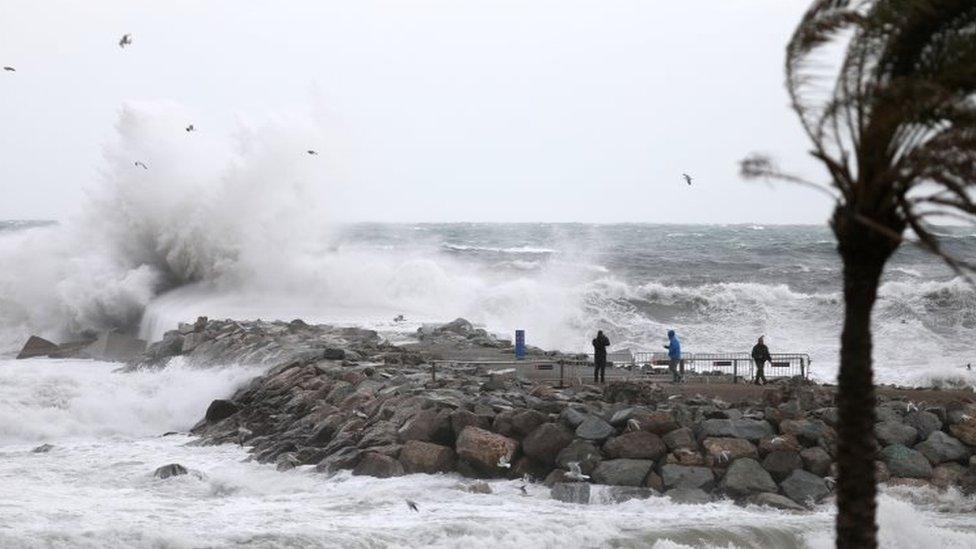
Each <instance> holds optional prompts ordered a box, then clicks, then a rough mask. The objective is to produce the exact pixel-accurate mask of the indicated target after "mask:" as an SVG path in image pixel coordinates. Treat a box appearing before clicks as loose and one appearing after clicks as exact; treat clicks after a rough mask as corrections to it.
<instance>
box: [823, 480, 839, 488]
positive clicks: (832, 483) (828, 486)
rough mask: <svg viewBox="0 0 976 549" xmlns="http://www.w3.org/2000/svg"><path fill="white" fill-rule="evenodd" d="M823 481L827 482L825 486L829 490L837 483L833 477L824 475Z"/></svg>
mask: <svg viewBox="0 0 976 549" xmlns="http://www.w3.org/2000/svg"><path fill="white" fill-rule="evenodd" d="M824 482H825V483H827V488H829V489H831V490H833V489H834V485H835V484H837V481H836V480H834V477H824Z"/></svg>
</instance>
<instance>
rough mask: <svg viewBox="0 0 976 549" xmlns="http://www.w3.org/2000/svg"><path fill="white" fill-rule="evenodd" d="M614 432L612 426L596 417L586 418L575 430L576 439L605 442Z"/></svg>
mask: <svg viewBox="0 0 976 549" xmlns="http://www.w3.org/2000/svg"><path fill="white" fill-rule="evenodd" d="M616 432H617V431H616V430H615V429H614V428H613V426H612V425H610V424H609V423H607V422H606V421H604V420H602V419H600V418H598V417H596V416H587V417H586V419H584V420H583V423H580V425H579V427H577V428H576V436H577V437H579V438H583V439H586V440H595V441H602V440H606V439H608V438H610V437H611V436H613V435H614V433H616Z"/></svg>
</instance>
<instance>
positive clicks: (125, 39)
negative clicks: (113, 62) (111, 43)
mask: <svg viewBox="0 0 976 549" xmlns="http://www.w3.org/2000/svg"><path fill="white" fill-rule="evenodd" d="M131 43H132V35H131V34H123V35H122V39H121V40H119V47H120V48H124V47H126V46H128V45H129V44H131Z"/></svg>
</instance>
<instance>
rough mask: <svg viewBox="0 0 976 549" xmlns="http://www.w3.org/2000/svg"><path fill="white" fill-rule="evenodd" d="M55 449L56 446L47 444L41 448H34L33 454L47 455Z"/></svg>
mask: <svg viewBox="0 0 976 549" xmlns="http://www.w3.org/2000/svg"><path fill="white" fill-rule="evenodd" d="M53 449H54V445H53V444H46V443H45V444H41V445H40V446H38V447H36V448H34V449H33V450H31V452H34V453H35V454H46V453H48V452H50V451H51V450H53Z"/></svg>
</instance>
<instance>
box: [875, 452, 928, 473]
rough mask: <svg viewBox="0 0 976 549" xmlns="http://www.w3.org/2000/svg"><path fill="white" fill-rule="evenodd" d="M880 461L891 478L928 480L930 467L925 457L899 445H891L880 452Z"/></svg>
mask: <svg viewBox="0 0 976 549" xmlns="http://www.w3.org/2000/svg"><path fill="white" fill-rule="evenodd" d="M881 459H882V461H884V463H885V465H887V466H888V471H889V472H890V473H891V476H893V477H903V478H929V477H931V476H932V465H931V464H930V463H929V460H928V459H926V457H925V456H924V455H923V454H922V453H921V452H918V451H916V450H912V449H911V448H908V447H906V446H903V445H901V444H892V445H890V446H886V447H885V448H884V449H883V450H881Z"/></svg>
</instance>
